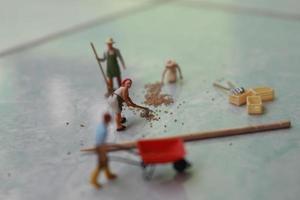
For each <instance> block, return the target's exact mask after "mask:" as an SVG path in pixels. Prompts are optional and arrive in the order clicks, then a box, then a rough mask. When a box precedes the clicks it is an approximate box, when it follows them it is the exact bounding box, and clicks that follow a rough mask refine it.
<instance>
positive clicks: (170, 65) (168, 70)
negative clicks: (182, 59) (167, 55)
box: [161, 60, 183, 83]
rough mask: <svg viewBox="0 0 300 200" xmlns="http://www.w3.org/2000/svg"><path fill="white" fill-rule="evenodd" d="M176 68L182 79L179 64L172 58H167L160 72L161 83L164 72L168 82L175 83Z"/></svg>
mask: <svg viewBox="0 0 300 200" xmlns="http://www.w3.org/2000/svg"><path fill="white" fill-rule="evenodd" d="M177 70H178V71H179V75H180V79H182V78H183V77H182V73H181V69H180V67H179V65H178V64H177V63H176V62H175V61H174V60H168V61H167V63H166V67H165V70H164V72H163V74H162V78H161V83H163V82H164V79H165V75H166V74H167V81H168V83H175V82H176V81H177Z"/></svg>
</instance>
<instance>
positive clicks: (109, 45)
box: [106, 37, 115, 49]
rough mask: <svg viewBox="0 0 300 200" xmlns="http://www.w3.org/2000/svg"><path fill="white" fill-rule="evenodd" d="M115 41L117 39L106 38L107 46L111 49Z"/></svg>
mask: <svg viewBox="0 0 300 200" xmlns="http://www.w3.org/2000/svg"><path fill="white" fill-rule="evenodd" d="M114 43H115V41H114V40H113V39H112V38H111V37H110V38H108V39H107V40H106V44H107V47H108V48H110V49H111V48H112V47H113V44H114Z"/></svg>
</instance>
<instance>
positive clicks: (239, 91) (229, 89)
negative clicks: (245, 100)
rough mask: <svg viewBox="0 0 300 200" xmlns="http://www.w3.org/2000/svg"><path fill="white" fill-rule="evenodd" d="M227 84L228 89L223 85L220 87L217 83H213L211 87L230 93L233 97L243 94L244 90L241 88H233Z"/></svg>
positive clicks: (228, 82)
mask: <svg viewBox="0 0 300 200" xmlns="http://www.w3.org/2000/svg"><path fill="white" fill-rule="evenodd" d="M227 84H228V86H229V87H225V86H223V85H220V84H219V83H216V82H214V83H213V86H215V87H218V88H220V89H222V90H227V91H230V92H231V93H232V94H234V95H238V94H243V93H244V92H245V89H244V88H243V87H235V86H234V85H233V84H232V83H231V82H230V81H227Z"/></svg>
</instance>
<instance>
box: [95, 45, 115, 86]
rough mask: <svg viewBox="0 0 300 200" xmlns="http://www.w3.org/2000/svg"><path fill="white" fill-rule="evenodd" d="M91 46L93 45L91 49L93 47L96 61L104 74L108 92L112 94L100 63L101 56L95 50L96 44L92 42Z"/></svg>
mask: <svg viewBox="0 0 300 200" xmlns="http://www.w3.org/2000/svg"><path fill="white" fill-rule="evenodd" d="M90 44H91V47H92V49H93V52H94V54H95V57H96V60H97V62H98V65H99V68H100V70H101V73H102V76H103V79H104V82H105V85H106V88H107V91H108V92H110V91H111V88H109V86H108V81H107V78H106V76H105V74H104V71H103V68H102V65H101V62H100V60H99V56H98V54H97V51H96V48H95V46H94V44H93V43H92V42H91V43H90Z"/></svg>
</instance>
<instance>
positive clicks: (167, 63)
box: [166, 60, 177, 67]
mask: <svg viewBox="0 0 300 200" xmlns="http://www.w3.org/2000/svg"><path fill="white" fill-rule="evenodd" d="M174 65H177V63H176V62H175V61H174V60H168V61H167V62H166V66H167V67H170V66H174Z"/></svg>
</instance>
